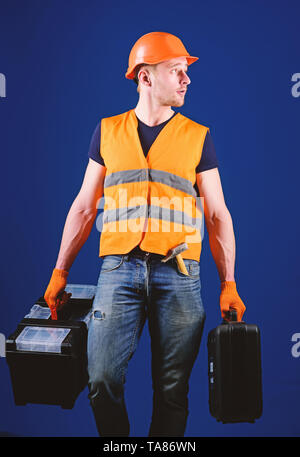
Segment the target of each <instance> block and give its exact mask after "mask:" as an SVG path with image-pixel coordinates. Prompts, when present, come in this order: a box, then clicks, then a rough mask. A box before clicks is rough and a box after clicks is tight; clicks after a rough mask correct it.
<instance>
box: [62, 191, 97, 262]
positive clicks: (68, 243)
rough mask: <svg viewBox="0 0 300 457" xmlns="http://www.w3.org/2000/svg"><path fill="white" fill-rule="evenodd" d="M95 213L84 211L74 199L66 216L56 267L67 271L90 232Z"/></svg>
mask: <svg viewBox="0 0 300 457" xmlns="http://www.w3.org/2000/svg"><path fill="white" fill-rule="evenodd" d="M96 215H97V211H85V210H83V209H81V208H80V207H79V206H78V205H77V204H76V200H75V201H74V203H73V205H72V206H71V208H70V211H69V213H68V216H67V218H66V222H65V226H64V230H63V235H62V240H61V245H60V250H59V254H58V258H57V262H56V268H58V269H60V270H67V271H69V269H70V268H71V266H72V264H73V262H74V260H75V258H76V256H77V254H78V252H79V251H80V249H81V247H82V246H83V244H84V243H85V242H86V240H87V238H88V237H89V234H90V233H91V229H92V227H93V224H94V221H95V217H96Z"/></svg>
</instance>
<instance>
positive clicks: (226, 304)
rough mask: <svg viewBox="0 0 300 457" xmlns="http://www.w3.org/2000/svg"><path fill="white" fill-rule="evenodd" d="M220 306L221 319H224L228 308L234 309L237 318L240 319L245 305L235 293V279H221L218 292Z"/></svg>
mask: <svg viewBox="0 0 300 457" xmlns="http://www.w3.org/2000/svg"><path fill="white" fill-rule="evenodd" d="M220 308H221V314H222V317H223V319H226V314H227V313H228V311H229V309H234V310H235V311H236V313H237V320H238V321H239V322H240V321H241V320H242V317H243V314H244V312H245V310H246V306H245V305H244V303H243V302H242V300H241V297H240V296H239V294H238V293H237V290H236V283H235V281H222V282H221V294H220Z"/></svg>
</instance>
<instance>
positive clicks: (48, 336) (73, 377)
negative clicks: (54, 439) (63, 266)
mask: <svg viewBox="0 0 300 457" xmlns="http://www.w3.org/2000/svg"><path fill="white" fill-rule="evenodd" d="M65 290H66V292H71V293H72V296H71V298H70V299H69V301H68V303H66V304H65V305H64V307H63V309H62V310H61V311H59V312H58V320H56V321H54V320H51V313H50V309H49V308H48V306H47V304H46V303H45V301H44V298H43V297H40V298H39V299H38V300H37V301H36V302H35V304H34V306H33V307H32V308H31V310H30V312H29V314H27V315H26V316H25V317H24V318H23V319H22V320H21V322H20V323H19V324H18V326H17V329H16V330H15V332H13V333H12V334H11V335H10V336H9V337H8V338H7V340H6V360H7V363H8V366H9V370H10V375H11V381H12V388H13V394H14V400H15V404H16V405H25V404H27V403H39V404H48V405H50V404H51V405H60V406H61V407H62V408H65V409H71V408H73V406H74V403H75V401H76V398H77V397H78V395H79V394H80V392H81V391H82V390H83V389H84V388H85V386H86V385H87V381H88V375H87V347H86V345H87V331H88V322H89V317H90V313H91V307H92V303H93V298H94V294H95V290H96V288H95V286H87V285H79V284H69V285H68V286H67V287H66V289H65Z"/></svg>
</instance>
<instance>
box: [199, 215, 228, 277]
mask: <svg viewBox="0 0 300 457" xmlns="http://www.w3.org/2000/svg"><path fill="white" fill-rule="evenodd" d="M206 227H207V231H208V236H209V244H210V249H211V252H212V256H213V258H214V261H215V263H216V266H217V269H218V273H219V277H220V280H221V281H235V279H234V265H235V238H234V231H233V224H232V219H231V215H230V213H229V211H228V210H227V209H226V210H224V212H223V213H222V214H221V215H218V216H216V217H215V218H214V219H213V220H212V221H210V222H208V223H206Z"/></svg>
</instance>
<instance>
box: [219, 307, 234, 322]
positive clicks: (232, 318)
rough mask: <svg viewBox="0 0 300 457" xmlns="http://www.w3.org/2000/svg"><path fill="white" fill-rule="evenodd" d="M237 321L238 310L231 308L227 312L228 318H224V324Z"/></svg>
mask: <svg viewBox="0 0 300 457" xmlns="http://www.w3.org/2000/svg"><path fill="white" fill-rule="evenodd" d="M232 322H237V312H236V310H235V309H230V310H229V311H227V313H226V319H223V322H222V324H228V323H232Z"/></svg>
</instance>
